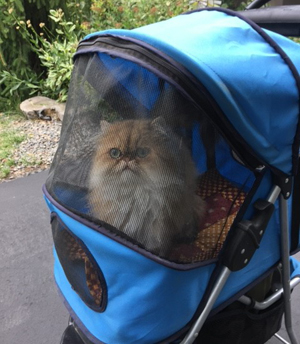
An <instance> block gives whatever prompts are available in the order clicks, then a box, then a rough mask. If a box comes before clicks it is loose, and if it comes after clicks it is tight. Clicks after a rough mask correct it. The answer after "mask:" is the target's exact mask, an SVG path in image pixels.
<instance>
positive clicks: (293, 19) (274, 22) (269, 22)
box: [239, 3, 300, 37]
mask: <svg viewBox="0 0 300 344" xmlns="http://www.w3.org/2000/svg"><path fill="white" fill-rule="evenodd" d="M253 4H254V3H253ZM239 13H240V14H242V15H243V16H244V17H246V18H248V19H250V20H252V21H254V22H255V23H256V24H258V25H259V26H261V27H262V28H264V29H267V30H270V31H274V32H276V33H279V34H281V35H283V36H292V37H300V5H293V6H278V7H268V8H259V9H257V8H256V7H250V6H249V7H247V9H246V11H240V12H239Z"/></svg>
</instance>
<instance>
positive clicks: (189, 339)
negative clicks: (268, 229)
mask: <svg viewBox="0 0 300 344" xmlns="http://www.w3.org/2000/svg"><path fill="white" fill-rule="evenodd" d="M269 1H270V0H255V1H254V2H252V3H251V4H250V5H249V6H248V7H247V8H246V10H245V11H242V12H241V13H242V14H243V16H245V17H247V18H249V19H251V20H252V21H254V22H256V23H257V24H258V25H260V26H261V27H263V28H266V29H269V30H271V31H274V32H277V33H279V34H282V35H285V36H296V37H297V36H298V37H299V36H300V19H299V18H300V5H299V6H282V7H273V8H268V9H258V8H259V7H261V6H263V5H264V4H266V3H267V2H269ZM274 18H275V19H274ZM291 185H292V180H289V179H285V180H282V181H279V182H278V183H277V185H275V186H274V187H273V189H272V190H271V192H270V194H269V196H268V198H267V200H265V201H263V202H264V206H265V208H268V207H272V206H273V205H274V203H275V202H276V200H277V199H278V198H279V200H280V204H279V206H280V222H281V257H282V260H281V266H282V288H280V289H278V290H277V291H276V292H275V293H273V294H272V295H271V296H269V297H268V298H267V299H266V300H264V301H263V302H255V304H254V308H255V309H257V310H263V309H266V308H268V307H269V306H271V305H272V304H274V303H275V302H276V301H277V300H279V299H280V298H281V297H282V296H283V299H284V318H285V327H286V330H287V333H288V336H289V339H290V343H291V344H297V343H298V341H297V339H296V336H295V333H294V330H293V327H292V317H291V290H292V289H293V288H294V287H295V286H297V285H298V284H299V283H300V277H295V278H293V279H292V280H290V260H289V255H290V243H289V221H288V206H287V198H288V197H289V195H290V193H291ZM265 208H264V209H265ZM268 216H269V215H268V214H267V215H266V212H265V211H262V212H261V213H258V214H257V215H255V216H254V218H253V220H252V221H250V222H251V225H253V226H254V227H255V230H256V231H258V233H259V234H261V235H262V234H263V229H264V228H263V227H264V226H266V225H267V223H268V219H269V218H268ZM241 245H242V243H241ZM230 248H231V247H230ZM240 248H241V246H239V247H238V249H239V250H240ZM228 251H229V250H228ZM254 252H255V251H254ZM254 252H253V254H254ZM253 254H252V255H253ZM231 259H232V256H231V253H230V254H229V255H227V258H226V254H225V259H224V264H223V266H222V267H221V268H220V272H219V277H218V278H217V279H216V282H215V284H214V287H213V289H212V291H211V294H210V296H209V298H208V300H207V302H206V305H205V306H204V309H203V311H202V313H201V314H200V316H199V317H198V319H197V320H196V321H195V323H194V325H193V326H192V327H191V328H190V330H189V331H188V333H187V334H186V336H185V337H184V339H183V340H182V341H181V342H180V344H192V343H194V342H195V339H196V338H197V336H198V334H199V331H200V329H201V328H202V326H203V324H204V322H205V321H206V319H207V317H208V315H209V313H210V311H211V310H212V308H213V305H214V303H215V301H216V299H217V298H218V296H219V294H220V292H221V290H222V288H223V287H224V285H225V283H226V281H227V279H228V278H229V276H230V274H231V272H232V269H231ZM248 259H251V257H250V258H247V260H248ZM240 264H241V265H243V262H240ZM239 301H240V302H242V303H244V304H246V305H249V304H250V303H251V302H252V300H251V299H250V298H249V297H247V296H242V297H240V299H239ZM275 336H276V337H277V338H278V339H279V340H280V341H281V342H282V343H288V342H287V341H286V340H285V339H283V338H281V337H280V336H279V335H278V334H275ZM83 338H84V336H83V334H82V333H81V331H80V330H79V329H78V328H77V326H76V324H75V323H74V322H73V321H72V319H71V320H70V321H69V326H68V327H67V329H66V331H65V333H64V335H63V338H62V340H61V344H82V343H85V344H88V343H90V342H89V340H87V339H86V338H84V339H83Z"/></svg>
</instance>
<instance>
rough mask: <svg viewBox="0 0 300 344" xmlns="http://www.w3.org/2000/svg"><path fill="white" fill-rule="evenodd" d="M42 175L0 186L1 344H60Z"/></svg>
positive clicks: (60, 315)
mask: <svg viewBox="0 0 300 344" xmlns="http://www.w3.org/2000/svg"><path fill="white" fill-rule="evenodd" d="M46 177H47V172H41V173H38V174H34V175H31V176H29V177H26V178H21V179H16V180H14V181H11V182H7V183H6V182H5V183H1V184H0V261H1V265H0V271H1V274H0V276H1V280H0V281H1V282H0V343H1V344H59V342H60V337H61V334H62V332H63V330H64V329H65V327H66V325H67V322H68V314H67V311H66V310H65V307H64V305H63V304H62V302H61V300H60V298H59V297H58V295H57V291H56V286H55V283H54V281H53V277H52V262H53V261H52V238H51V232H50V225H49V211H48V210H47V206H46V204H45V202H44V200H43V195H42V185H43V183H44V182H45V179H46Z"/></svg>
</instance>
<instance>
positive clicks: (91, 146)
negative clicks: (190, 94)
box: [46, 53, 254, 263]
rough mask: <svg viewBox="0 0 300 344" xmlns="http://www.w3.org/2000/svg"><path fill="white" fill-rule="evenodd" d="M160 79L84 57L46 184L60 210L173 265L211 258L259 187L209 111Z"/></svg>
mask: <svg viewBox="0 0 300 344" xmlns="http://www.w3.org/2000/svg"><path fill="white" fill-rule="evenodd" d="M157 75H158V74H155V73H153V72H150V71H149V70H147V69H146V68H144V67H142V66H140V65H138V64H136V63H133V62H130V61H127V60H125V59H122V58H118V57H111V56H109V55H106V54H98V53H95V54H89V55H82V56H80V57H79V58H77V60H76V63H75V67H74V72H73V77H72V81H71V86H70V91H69V98H68V103H67V108H66V113H65V118H64V122H63V127H62V134H61V140H60V144H59V148H58V151H57V153H56V156H55V159H54V162H53V164H52V167H51V170H50V175H49V178H48V181H47V184H46V186H47V189H48V191H49V193H50V194H51V195H52V196H53V197H54V198H55V199H56V200H57V201H58V202H59V203H60V204H62V205H63V206H65V207H66V208H68V209H69V210H71V211H74V212H75V213H77V214H79V215H80V216H82V217H84V218H87V219H88V220H91V221H93V222H94V223H96V224H101V225H102V226H103V227H104V228H106V229H107V231H108V233H113V234H114V235H116V234H117V235H118V236H120V237H121V238H123V239H124V241H129V242H133V243H135V244H137V245H138V246H139V247H141V248H143V249H145V250H147V251H149V252H151V253H153V254H155V255H157V256H160V257H162V258H165V259H167V260H169V261H172V262H175V263H193V262H199V261H206V260H210V259H214V258H216V257H217V256H218V253H219V252H220V249H221V248H222V246H223V243H224V241H225V238H226V236H227V233H228V231H229V229H230V227H231V225H232V223H233V221H234V219H235V216H236V214H237V212H238V211H239V209H240V207H241V205H242V204H243V202H244V200H245V197H246V196H247V193H248V192H249V190H250V188H251V186H252V185H253V182H254V175H253V173H252V172H251V171H249V170H248V169H247V168H245V167H244V166H243V165H242V164H240V163H239V162H238V161H236V160H235V159H234V156H233V154H232V152H231V150H230V148H229V146H228V145H227V144H226V142H225V141H224V140H223V139H222V137H221V136H220V135H219V134H218V133H217V131H216V130H215V129H214V126H213V125H212V124H211V123H210V120H209V113H205V114H204V113H202V112H200V111H199V109H198V108H196V106H194V105H193V103H191V102H190V101H188V100H187V99H186V98H185V97H184V96H183V95H182V94H181V93H180V92H179V91H177V89H176V88H175V87H174V86H172V84H171V83H168V82H167V81H166V80H165V79H163V78H162V77H158V76H157Z"/></svg>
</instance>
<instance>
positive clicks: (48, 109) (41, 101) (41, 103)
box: [20, 96, 66, 121]
mask: <svg viewBox="0 0 300 344" xmlns="http://www.w3.org/2000/svg"><path fill="white" fill-rule="evenodd" d="M65 107H66V104H64V103H58V102H57V101H55V100H53V99H50V98H47V97H42V96H37V97H32V98H29V99H26V100H24V101H23V102H22V103H21V104H20V109H21V111H22V112H23V113H24V115H25V116H26V117H27V118H28V119H44V120H47V121H51V120H52V119H53V120H61V121H62V119H63V116H64V112H65Z"/></svg>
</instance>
